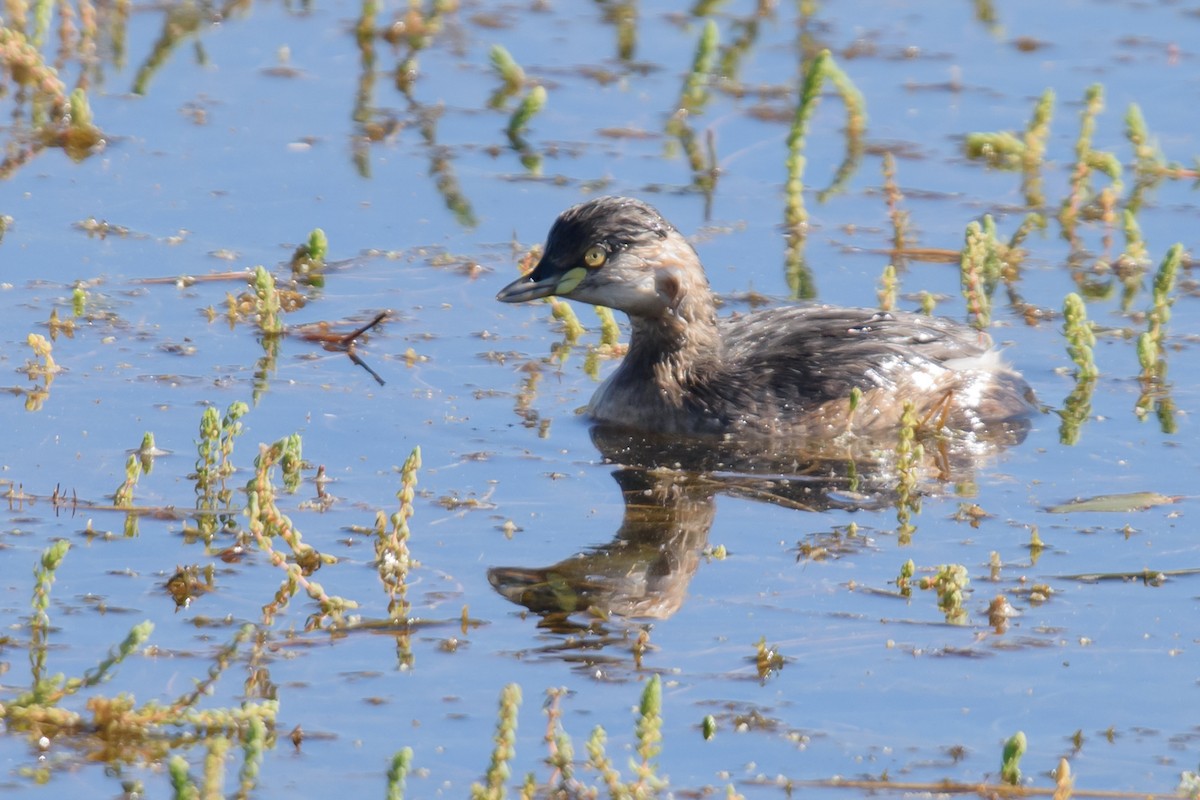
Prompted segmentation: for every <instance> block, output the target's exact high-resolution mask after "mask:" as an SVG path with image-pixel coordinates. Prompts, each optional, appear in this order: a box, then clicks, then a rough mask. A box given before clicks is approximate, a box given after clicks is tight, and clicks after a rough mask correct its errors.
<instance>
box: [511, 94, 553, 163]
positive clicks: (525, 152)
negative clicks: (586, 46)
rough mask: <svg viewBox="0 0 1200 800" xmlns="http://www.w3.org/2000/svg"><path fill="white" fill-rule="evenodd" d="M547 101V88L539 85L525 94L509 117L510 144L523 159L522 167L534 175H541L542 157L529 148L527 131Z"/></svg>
mask: <svg viewBox="0 0 1200 800" xmlns="http://www.w3.org/2000/svg"><path fill="white" fill-rule="evenodd" d="M546 99H547V94H546V87H545V86H542V85H541V84H540V83H539V84H537V85H536V86H534V87H533V88H531V89H530V90H529V91H528V92H526V93H525V97H524V98H522V100H521V102H520V103H519V104H518V105H517V108H516V110H515V111H513V113H512V116H511V117H509V120H508V127H507V128H506V129H505V133H506V134H507V136H508V141H509V143H510V144H511V145H512V148H513V150H516V151H517V153H518V154H519V155H520V157H521V165H522V166H523V167H525V169H527V170H529V172H530V174H532V175H540V174H541V172H542V157H541V155H539V154H538V153H536V152H534V151H533V148H531V147H530V146H529V142H528V141H526V139H525V130H526V128H528V127H529V122H530V120H532V119H533V118H534V117H535V116H537V115H538V113H540V112H541V110H542V109H543V108H545V107H546Z"/></svg>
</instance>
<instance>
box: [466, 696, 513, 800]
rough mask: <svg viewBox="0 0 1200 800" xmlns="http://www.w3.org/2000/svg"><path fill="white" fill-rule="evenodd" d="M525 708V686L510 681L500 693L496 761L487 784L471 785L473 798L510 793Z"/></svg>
mask: <svg viewBox="0 0 1200 800" xmlns="http://www.w3.org/2000/svg"><path fill="white" fill-rule="evenodd" d="M520 708H521V687H520V686H519V685H518V684H515V683H510V684H508V685H507V686H505V687H504V690H503V691H502V692H501V693H500V714H499V718H498V719H497V721H496V734H495V736H494V737H493V741H494V742H495V747H494V748H493V749H492V761H491V763H490V764H489V765H488V768H487V772H486V773H485V774H484V782H483V783H474V784H471V798H472V800H503V798H505V797H507V796H508V779H509V777H510V775H511V774H512V772H511V766H510V764H511V762H512V760H513V758H514V757H515V756H516V752H517V750H516V745H517V712H518V711H519V710H520Z"/></svg>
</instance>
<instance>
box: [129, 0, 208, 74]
mask: <svg viewBox="0 0 1200 800" xmlns="http://www.w3.org/2000/svg"><path fill="white" fill-rule="evenodd" d="M205 21H206V20H205V15H204V13H203V12H202V11H201V9H200V6H199V5H197V4H196V3H195V2H191V1H190V0H188V1H186V2H183V3H180V4H178V5H172V6H170V7H169V8H168V10H167V14H166V16H165V17H164V18H163V27H162V33H160V34H159V35H158V41H156V42H155V43H154V47H153V48H151V50H150V55H148V56H147V57H146V60H145V61H144V62H142V66H141V67H139V68H138V71H137V75H136V76H134V79H133V90H132V91H133V93H134V94H145V93H146V90H147V89H148V88H149V86H150V79H151V78H153V77H154V74H155V73H156V72H158V70H159V68H160V67H161V66H162V65H163V64H165V63H166V62H167V59H168V58H170V56H171V53H173V52H174V51H175V48H177V47H179V45H180V44H182V43H183V41H184V40H185V39H186V38H188V37H189V36H191V35H193V34H195V33H196V32H198V31H199V30H200V25H201V24H202V23H203V22H205Z"/></svg>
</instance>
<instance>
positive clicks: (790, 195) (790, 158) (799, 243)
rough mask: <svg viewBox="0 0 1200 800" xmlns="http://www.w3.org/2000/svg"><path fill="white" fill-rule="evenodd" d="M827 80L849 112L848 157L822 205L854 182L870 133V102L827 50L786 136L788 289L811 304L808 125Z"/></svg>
mask: <svg viewBox="0 0 1200 800" xmlns="http://www.w3.org/2000/svg"><path fill="white" fill-rule="evenodd" d="M826 80H828V81H830V82H832V83H833V84H834V86H835V87H836V88H837V90H838V94H839V95H840V96H841V98H842V104H843V105H844V106H845V108H846V126H845V136H846V155H845V158H844V159H843V160H842V163H841V165H839V167H838V170H837V174H836V175H835V177H834V181H833V183H832V184H830V187H829V188H828V189H826V190H825V191H823V192H822V193H821V195H820V196H819V199H824V197H825V196H826V195H828V194H829V193H830V192H832V191H834V190H835V189H836V188H837V187H839V186H840V185H841V184H842V183H843V182H844V181H845V180H848V179H849V176H850V174H852V172H853V170H854V167H855V165H857V163H858V160H859V157H860V153H861V149H862V138H863V133H864V131H865V129H866V119H867V116H866V102H865V101H864V100H863V97H862V94H861V93H860V92H859V91H858V88H857V87H856V86H855V85H854V84H853V82H852V81H851V80H850V78H849V77H848V76H847V75H846V74H845V73H844V72H842V70H841V68H840V67H839V66H838V65H837V63H836V62H835V61H834V60H833V56H832V55H830V53H829V51H828V50H822V51H821V52H820V53H819V54H818V55H817V56H816V58H814V59H813V60H812V61H811V62H810V63H809V64H808V66H807V69H805V71H804V77H803V79H802V81H801V84H800V99H799V102H798V103H797V105H796V110H795V113H794V114H793V115H792V124H791V127H790V128H789V129H788V136H787V159H786V167H787V179H786V181H785V184H784V196H785V205H784V224H785V226H786V228H787V231H788V241H787V249H786V252H785V254H784V266H785V270H786V277H787V283H788V287H789V288H790V289H791V294H792V297H793V299H797V300H811V299H813V298H814V297H816V293H817V289H816V285H815V282H814V280H813V275H812V270H811V269H810V268H809V267H808V264H807V263H805V260H804V246H805V242H806V241H807V240H808V210H807V208H806V207H805V204H804V171H805V166H806V164H807V159H806V157H805V155H804V151H805V140H806V137H807V135H808V124H809V120H810V119H811V118H812V115H813V113H814V112H815V111H816V107H817V104H818V102H820V98H821V90H822V88H823V86H824V84H825V81H826Z"/></svg>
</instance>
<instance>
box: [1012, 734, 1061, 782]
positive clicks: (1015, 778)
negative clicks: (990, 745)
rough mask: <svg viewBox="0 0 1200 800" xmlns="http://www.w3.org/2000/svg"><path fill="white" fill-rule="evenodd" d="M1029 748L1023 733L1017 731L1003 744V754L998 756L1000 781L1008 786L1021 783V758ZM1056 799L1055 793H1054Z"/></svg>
mask: <svg viewBox="0 0 1200 800" xmlns="http://www.w3.org/2000/svg"><path fill="white" fill-rule="evenodd" d="M1028 748H1029V745H1028V742H1027V741H1026V739H1025V733H1024V731H1017V732H1016V733H1014V734H1013V735H1012V736H1010V737H1009V739H1008V741H1007V742H1005V743H1004V752H1003V753H1001V755H1000V780H1002V781H1004V782H1005V783H1007V784H1008V785H1009V786H1018V785H1020V783H1021V756H1023V755H1025V751H1026V750H1027V749H1028ZM1055 796H1056V797H1057V792H1056V793H1055Z"/></svg>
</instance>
